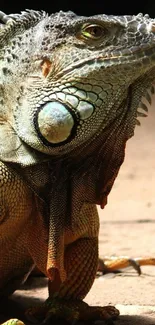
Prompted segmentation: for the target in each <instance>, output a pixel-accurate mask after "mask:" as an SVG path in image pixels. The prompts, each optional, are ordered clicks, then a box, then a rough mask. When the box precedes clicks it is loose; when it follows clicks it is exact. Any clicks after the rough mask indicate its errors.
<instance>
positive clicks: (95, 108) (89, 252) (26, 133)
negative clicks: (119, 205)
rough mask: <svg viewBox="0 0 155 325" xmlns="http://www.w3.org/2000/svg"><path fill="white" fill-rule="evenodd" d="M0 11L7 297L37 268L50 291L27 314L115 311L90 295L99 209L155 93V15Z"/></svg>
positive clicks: (2, 285)
mask: <svg viewBox="0 0 155 325" xmlns="http://www.w3.org/2000/svg"><path fill="white" fill-rule="evenodd" d="M0 19H1V25H0V208H1V213H0V253H1V259H0V295H1V297H4V296H8V295H10V294H11V293H12V292H13V291H14V290H16V289H17V288H18V286H19V285H20V284H21V283H22V282H23V281H25V280H26V278H27V277H28V275H29V274H30V273H31V271H32V270H33V268H34V267H35V266H37V267H38V269H39V270H40V271H41V272H42V273H44V274H45V275H46V276H47V277H48V278H49V298H48V300H47V301H46V302H45V303H44V304H43V305H42V306H39V307H38V308H34V309H33V308H32V309H31V310H29V311H28V313H27V317H28V318H29V319H31V320H34V319H36V320H38V321H39V322H40V321H41V320H44V322H45V321H46V320H49V319H50V318H52V317H60V318H64V319H66V320H68V321H69V322H72V321H73V320H76V319H83V320H89V319H105V320H107V319H109V318H114V317H116V316H117V315H118V314H119V312H118V310H117V309H115V307H112V306H106V307H93V306H92V307H90V306H88V305H87V304H86V303H84V302H83V298H84V297H85V296H86V294H87V293H88V291H89V290H90V288H91V286H92V284H93V282H94V278H95V274H96V270H97V264H98V231H99V219H98V214H97V210H96V205H97V204H99V205H101V207H102V208H103V207H104V206H105V204H106V202H107V197H108V194H109V192H110V190H111V188H112V185H113V183H114V180H115V178H116V176H117V174H118V171H119V168H120V166H121V164H122V162H123V160H124V153H125V144H126V141H127V140H128V139H129V138H130V137H131V136H133V134H134V128H135V125H136V124H137V123H138V120H137V118H138V117H139V116H143V115H145V111H147V106H146V105H145V104H144V103H141V104H140V106H141V108H142V109H143V112H140V111H138V110H137V108H138V107H139V103H140V101H141V97H142V96H147V99H148V101H150V94H151V92H154V87H151V84H152V82H153V80H154V79H155V20H153V19H151V18H149V16H148V15H144V16H143V15H142V14H138V15H136V16H118V17H116V16H107V15H96V16H93V17H78V16H76V15H75V14H74V13H73V12H70V11H69V12H62V11H60V12H59V13H55V14H52V15H50V16H49V15H48V14H46V13H45V12H43V11H42V12H38V11H33V10H27V11H24V12H22V13H21V14H12V15H5V14H4V13H3V12H0ZM149 87H151V88H150V89H151V91H150V93H148V91H147V89H148V88H149ZM18 322H19V323H20V321H18V320H16V319H15V320H11V321H8V322H7V324H10V323H11V324H16V323H18Z"/></svg>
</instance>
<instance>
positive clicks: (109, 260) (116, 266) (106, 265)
mask: <svg viewBox="0 0 155 325" xmlns="http://www.w3.org/2000/svg"><path fill="white" fill-rule="evenodd" d="M142 265H155V258H152V257H144V258H142V257H138V258H135V259H133V258H129V257H128V256H111V257H105V258H103V259H101V258H99V261H98V272H101V273H102V274H106V273H110V272H120V269H124V268H126V267H128V266H132V267H133V268H134V269H135V270H136V271H137V273H138V274H139V275H141V273H142V272H141V266H142Z"/></svg>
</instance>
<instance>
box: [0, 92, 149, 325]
mask: <svg viewBox="0 0 155 325" xmlns="http://www.w3.org/2000/svg"><path fill="white" fill-rule="evenodd" d="M153 107H154V110H153ZM140 121H141V123H142V126H141V127H137V128H136V131H135V136H134V138H132V139H131V140H130V141H128V144H127V149H126V159H125V162H124V164H123V166H122V168H121V171H120V174H119V177H118V178H117V180H116V182H115V185H114V187H113V190H112V192H111V194H110V195H109V199H108V206H106V208H105V209H104V210H100V209H99V214H100V220H101V229H100V238H99V240H100V256H104V255H128V256H130V257H133V258H134V257H137V256H153V257H155V238H154V236H155V196H154V191H155V190H154V188H155V145H154V142H155V97H154V101H153V104H152V106H151V107H150V108H149V116H148V118H141V120H140ZM39 284H40V287H39V288H37V287H36V279H33V281H32V279H31V280H30V282H29V285H30V287H31V290H29V287H28V286H26V287H25V290H24V289H23V290H20V291H17V292H16V293H15V294H14V295H13V298H12V300H13V301H12V302H11V303H10V302H9V303H8V304H5V307H6V308H5V309H8V310H10V313H9V311H8V312H7V313H8V315H9V316H14V317H15V316H16V317H17V316H19V317H20V316H22V314H23V309H25V307H26V306H31V305H32V304H34V303H38V301H42V300H44V299H45V298H46V297H47V288H46V279H41V280H40V282H39ZM85 301H86V302H88V303H89V304H91V305H92V304H93V305H107V304H113V305H116V307H118V308H119V310H120V313H121V316H120V318H119V320H117V321H116V324H117V325H128V324H131V325H141V324H144V325H151V324H152V325H153V324H155V307H154V306H155V267H153V266H145V267H143V268H142V275H141V276H138V275H137V274H136V272H135V271H133V270H127V271H126V272H124V273H123V274H122V275H121V276H120V275H114V274H110V275H106V276H102V277H100V278H98V279H96V280H95V282H94V285H93V287H92V289H91V291H90V292H89V294H88V295H87V297H86V299H85ZM18 303H19V304H20V305H21V309H20V308H17V306H18ZM16 304H17V306H16ZM14 306H16V308H15V307H14ZM17 310H18V312H17ZM4 314H5V316H4V317H3V320H4V319H6V318H8V315H7V317H6V312H5V311H4ZM52 324H53V323H52Z"/></svg>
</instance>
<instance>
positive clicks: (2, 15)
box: [0, 11, 11, 24]
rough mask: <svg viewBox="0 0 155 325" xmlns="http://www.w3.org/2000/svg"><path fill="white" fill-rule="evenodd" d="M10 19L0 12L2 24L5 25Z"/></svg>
mask: <svg viewBox="0 0 155 325" xmlns="http://www.w3.org/2000/svg"><path fill="white" fill-rule="evenodd" d="M10 19H11V18H10V16H9V15H6V14H5V13H4V12H3V11H0V20H1V21H2V23H4V24H6V23H7V22H8V20H10Z"/></svg>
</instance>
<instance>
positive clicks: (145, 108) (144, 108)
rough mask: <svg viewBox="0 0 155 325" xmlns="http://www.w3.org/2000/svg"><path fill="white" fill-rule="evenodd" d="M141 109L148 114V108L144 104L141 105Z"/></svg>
mask: <svg viewBox="0 0 155 325" xmlns="http://www.w3.org/2000/svg"><path fill="white" fill-rule="evenodd" d="M139 108H141V109H143V110H144V111H145V112H148V108H147V106H146V105H145V104H144V103H143V102H141V103H140V106H139Z"/></svg>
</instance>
